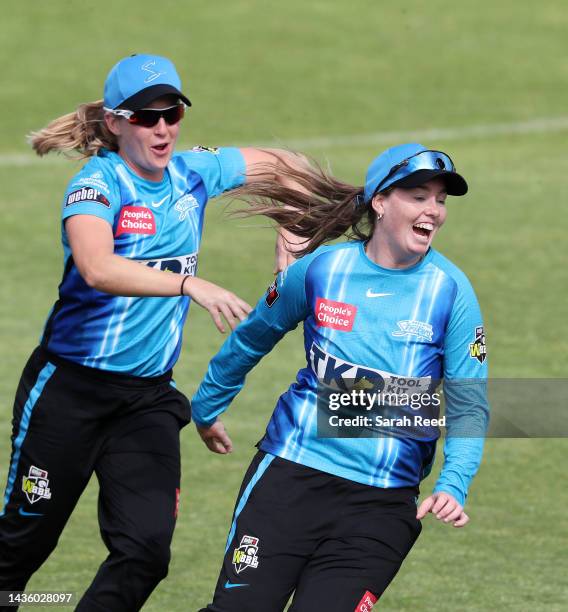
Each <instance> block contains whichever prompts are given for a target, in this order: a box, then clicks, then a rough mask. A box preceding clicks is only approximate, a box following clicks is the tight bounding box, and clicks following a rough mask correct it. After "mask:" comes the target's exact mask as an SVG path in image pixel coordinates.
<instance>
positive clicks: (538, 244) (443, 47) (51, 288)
mask: <svg viewBox="0 0 568 612" xmlns="http://www.w3.org/2000/svg"><path fill="white" fill-rule="evenodd" d="M2 24H3V28H2V29H3V36H2V38H1V39H0V56H1V57H2V58H3V62H2V77H3V78H2V82H3V87H2V89H1V90H0V108H1V109H2V111H3V112H2V113H0V185H1V188H0V211H1V216H2V244H3V249H4V261H5V263H6V266H5V267H4V272H3V283H2V285H3V288H2V300H1V303H0V339H1V356H2V363H3V367H2V370H1V373H0V482H1V483H2V484H1V485H0V486H2V487H3V484H4V482H5V479H6V472H7V467H8V460H9V432H10V420H11V407H12V401H13V394H14V391H15V387H16V384H17V380H18V378H19V375H20V372H21V369H22V367H23V365H24V363H25V361H26V359H27V356H28V355H29V353H30V352H31V350H32V349H33V347H34V346H35V345H36V343H37V340H38V337H39V334H40V331H41V327H42V325H43V322H44V320H45V317H46V314H47V312H48V309H49V308H50V306H51V304H52V303H53V301H54V300H55V298H56V288H57V284H58V282H59V278H60V275H61V267H62V266H61V264H62V251H61V248H60V245H59V216H58V215H59V202H60V198H61V195H62V193H63V190H64V187H65V184H66V181H67V180H68V179H69V178H70V177H71V175H72V174H73V173H74V172H75V171H76V169H77V168H78V166H77V164H76V163H75V162H66V161H64V160H59V159H57V158H55V159H50V158H47V159H45V160H39V159H34V158H33V157H32V155H31V151H30V150H29V149H28V148H27V146H26V144H25V135H26V133H28V132H29V131H30V130H33V129H37V128H39V127H42V126H43V125H44V124H45V123H47V121H49V120H50V119H52V118H54V117H56V116H58V115H60V114H63V113H65V112H69V111H70V110H72V109H73V108H74V107H75V106H76V105H77V104H79V103H80V102H83V101H89V100H94V99H97V98H100V97H102V84H103V81H104V78H105V75H106V73H107V71H108V70H109V68H110V67H111V66H112V65H113V63H114V62H115V61H117V60H118V59H119V58H120V57H122V56H124V55H127V54H129V53H132V52H136V51H138V52H152V53H160V54H163V55H166V56H169V57H171V58H172V59H173V60H174V61H175V62H176V64H177V65H178V68H179V70H180V73H181V76H182V79H183V80H184V84H185V86H186V87H185V89H187V91H188V92H189V96H190V97H191V99H192V101H193V103H194V106H193V108H192V109H191V111H190V112H189V113H188V115H187V119H186V120H185V125H184V128H183V132H182V136H181V144H182V145H185V146H190V145H191V146H192V145H194V144H204V145H220V144H237V145H247V144H251V143H271V144H274V145H280V146H289V147H299V148H301V149H302V150H304V151H305V152H307V153H309V154H311V155H313V156H314V157H315V158H316V159H317V160H319V161H320V162H323V163H329V164H330V166H331V168H332V169H333V171H334V172H335V173H336V174H337V175H338V176H340V177H342V178H344V179H346V180H350V181H352V182H353V183H354V184H362V182H363V178H364V171H365V169H366V166H367V164H368V163H369V161H370V160H371V159H372V158H373V157H374V156H375V155H376V154H377V153H378V152H379V151H380V150H382V149H383V148H385V147H386V146H388V145H391V144H396V143H397V142H400V141H401V140H411V139H416V138H421V139H422V140H423V141H424V144H426V145H427V146H429V147H431V148H442V149H444V150H447V151H448V152H449V153H450V154H451V155H452V157H453V158H454V160H456V164H457V166H458V169H459V170H460V171H461V172H462V173H463V174H464V175H465V176H466V177H467V179H468V181H469V183H470V193H469V194H468V196H466V197H465V198H461V199H460V200H459V201H458V200H455V201H451V202H449V204H448V221H447V223H446V226H445V227H444V229H443V231H442V233H441V234H440V236H439V237H438V239H437V244H436V246H437V248H439V249H440V250H441V251H442V252H443V253H445V254H446V255H448V256H449V257H450V259H452V260H453V261H454V262H455V263H457V264H458V265H459V266H460V267H461V268H462V269H463V270H464V271H465V272H466V273H467V274H468V276H469V277H470V279H471V280H472V282H473V284H474V286H475V288H476V291H477V294H478V297H479V299H480V302H481V305H482V309H483V311H484V315H485V319H486V328H487V336H488V344H489V351H490V359H491V362H490V364H491V374H492V376H493V377H510V378H513V377H522V378H531V377H540V378H563V377H564V378H566V377H567V374H568V366H567V364H566V356H567V355H568V333H567V332H568V329H567V323H566V316H565V310H566V306H565V304H566V299H567V297H568V289H567V286H568V267H567V265H566V230H567V229H568V223H567V222H566V218H567V215H566V212H565V210H564V206H565V202H566V199H567V196H568V183H567V182H566V176H567V171H568V157H567V156H566V140H567V137H568V113H567V112H566V99H567V94H568V61H567V60H566V42H565V40H566V28H567V26H568V10H567V9H566V5H565V2H563V0H544V1H543V2H539V3H537V2H534V1H533V2H526V3H519V2H515V1H513V0H500V1H499V2H491V1H489V0H478V1H477V2H475V3H451V4H449V3H447V2H442V1H441V0H431V1H430V2H422V1H420V0H409V1H408V2H405V3H395V2H378V1H377V0H359V1H358V2H340V1H339V0H327V1H323V0H314V1H312V2H301V1H300V0H289V1H288V2H286V3H276V2H261V1H260V0H240V1H239V2H227V1H226V0H221V1H218V2H214V3H212V2H205V1H204V0H199V1H195V2H191V3H189V2H188V3H182V2H174V1H173V0H162V2H160V3H156V2H150V1H149V0H139V2H137V3H132V2H124V1H122V0H117V1H115V2H109V0H101V1H99V2H98V3H96V4H92V3H83V2H78V1H77V0H68V1H67V2H51V3H31V4H30V3H28V4H27V5H25V6H21V7H20V8H18V9H17V10H16V9H11V10H8V7H6V6H5V7H3V16H2ZM414 134H417V135H416V136H415V135H414ZM273 242H274V233H273V232H272V231H271V230H269V229H266V228H264V227H262V224H259V223H258V222H250V221H235V220H230V219H227V218H226V216H225V215H224V214H223V205H222V204H221V205H219V204H218V203H215V202H214V203H212V204H211V206H210V209H209V212H208V219H207V224H206V229H205V235H204V246H203V249H202V252H201V255H200V274H201V276H203V277H205V278H207V279H209V280H212V281H214V282H216V283H218V284H221V285H224V286H227V287H228V288H230V289H232V290H234V291H236V292H237V293H239V295H241V296H242V297H243V298H245V299H247V300H248V301H250V302H254V301H256V299H257V298H258V297H259V296H260V294H261V293H263V292H264V290H265V288H266V286H267V285H268V284H269V282H270V281H271V271H272V252H273ZM221 341H222V338H221V336H220V335H219V334H218V333H217V332H216V330H215V328H214V327H213V325H212V323H210V321H209V320H208V315H207V314H206V313H205V312H203V311H200V310H199V309H198V308H193V309H192V312H191V313H190V317H189V321H188V324H187V328H186V337H185V345H184V350H183V355H182V358H181V360H180V363H179V366H178V367H177V370H176V380H177V382H178V385H179V387H180V388H181V389H182V390H184V391H185V392H186V393H187V394H188V395H191V393H192V392H193V391H194V389H195V387H196V385H197V383H198V382H199V380H200V377H201V376H202V374H203V373H204V371H205V368H206V365H207V361H208V358H209V357H210V356H211V355H212V354H213V353H214V351H215V350H216V349H217V347H218V346H219V345H220V343H221ZM302 353H303V348H302V343H301V342H300V335H299V333H298V332H296V333H294V334H291V335H290V336H289V337H287V338H285V339H284V340H283V341H282V343H281V344H280V345H279V346H278V347H277V349H276V350H275V351H274V352H273V354H271V355H269V356H268V357H267V358H266V359H265V360H264V361H263V362H262V364H261V366H260V367H259V368H258V369H257V370H255V371H254V372H253V373H252V374H251V376H250V378H249V383H248V386H247V387H246V389H245V390H244V391H243V393H242V394H241V395H240V396H239V397H238V399H237V400H236V401H235V403H234V405H233V406H232V408H231V412H230V414H228V415H227V417H226V424H227V428H228V430H229V432H230V433H231V435H232V436H233V440H234V442H235V446H236V448H235V452H234V453H233V454H232V455H231V456H228V457H220V456H214V455H213V454H211V453H209V452H208V451H207V450H206V449H205V447H204V446H203V445H202V443H201V442H200V440H198V438H197V436H196V435H195V432H194V428H193V426H192V425H191V426H189V427H188V428H186V430H184V432H183V485H182V499H181V507H180V518H179V520H178V527H177V531H176V534H175V538H174V545H173V549H174V554H173V561H172V564H171V567H170V574H169V577H168V578H167V579H166V580H165V581H164V582H163V583H162V584H161V585H160V586H159V588H158V589H157V590H156V592H155V593H154V594H153V596H152V598H151V599H150V600H149V602H148V604H147V605H146V607H145V608H144V609H145V610H148V611H160V612H162V611H168V612H170V611H171V612H175V611H193V610H196V609H198V608H199V607H200V605H203V604H205V603H206V602H207V601H208V598H209V596H210V595H211V593H212V590H213V587H214V584H215V581H216V578H217V573H218V569H219V566H220V561H221V557H222V553H223V549H224V542H225V538H226V533H227V530H228V527H229V520H230V516H231V513H232V508H233V503H234V499H235V495H236V492H237V490H238V487H239V484H240V480H241V478H242V475H243V473H244V470H245V467H246V466H247V465H248V462H249V461H250V458H251V456H252V455H253V453H254V450H255V449H254V447H253V444H254V443H255V442H256V441H257V440H258V439H259V438H260V437H261V435H262V433H263V431H264V425H265V423H266V422H267V420H268V417H269V415H270V414H271V411H272V408H273V405H274V401H275V399H276V397H277V396H278V395H279V394H280V393H281V392H282V391H283V390H285V388H286V387H287V385H288V384H289V382H290V380H291V379H292V377H293V376H294V374H295V372H296V370H297V369H298V367H300V366H301V365H302V359H303V354H302ZM567 403H568V402H567ZM539 408H540V406H535V418H539ZM498 409H499V407H498V406H494V410H495V411H498ZM564 429H565V431H566V427H565V428H564ZM567 451H568V444H567V442H566V440H565V439H541V440H516V439H509V440H503V439H494V440H489V441H488V444H487V447H486V455H485V459H484V463H483V465H482V468H481V471H480V474H479V476H478V477H477V479H476V480H475V482H474V485H473V488H472V491H471V494H470V497H469V500H468V506H467V508H468V512H469V514H470V516H471V517H472V520H471V523H470V525H468V526H467V528H466V529H464V530H453V529H451V528H450V527H447V526H440V525H438V524H437V523H436V522H435V521H434V520H433V519H431V518H427V519H426V520H425V521H424V530H423V533H422V536H421V538H420V539H419V541H418V543H417V545H416V546H415V548H414V550H413V551H412V553H411V554H410V556H409V558H408V559H407V561H406V562H405V564H404V566H403V568H402V570H401V572H400V574H399V575H398V577H397V578H396V579H395V581H394V582H393V584H392V585H391V587H390V588H389V590H388V591H387V593H386V594H385V595H384V597H383V598H382V600H381V603H380V604H379V609H381V610H393V611H394V610H396V611H406V610H413V611H415V610H433V609H436V610H440V611H446V610H448V611H450V610H452V611H453V610H464V611H465V610H467V611H474V610H475V611H477V610H480V611H485V610H493V609H497V608H499V609H500V610H511V611H515V612H519V611H525V610H526V611H533V610H543V611H547V612H548V611H560V610H565V609H568V588H567V586H566V569H565V566H566V559H565V554H566V538H567V536H568V528H567V522H566V520H565V508H566V506H567V505H568V494H567V493H566V487H565V486H564V485H565V478H566V468H565V459H566V453H567ZM439 454H440V455H441V453H439ZM434 472H435V473H436V470H434ZM432 480H433V478H432V477H430V479H428V480H427V481H426V482H425V483H423V486H422V490H423V492H425V491H426V492H427V491H428V490H429V487H431V485H432ZM96 496H97V487H96V483H95V482H92V483H91V485H90V486H89V488H88V490H87V491H86V493H85V494H84V496H83V498H82V499H81V502H80V503H79V505H78V507H77V509H76V511H75V513H74V514H73V516H72V518H71V520H70V522H69V525H68V527H67V529H66V530H65V532H64V534H63V536H62V538H61V540H60V544H59V546H58V548H57V550H56V551H55V553H54V554H53V555H52V557H51V558H50V559H49V560H48V562H47V563H46V564H45V565H44V567H43V568H42V569H41V570H40V571H39V572H38V573H37V575H36V576H34V578H33V579H32V581H31V582H30V584H29V589H30V590H65V591H75V592H78V593H80V592H82V591H83V590H84V589H85V588H86V587H87V585H88V584H89V582H90V580H91V579H92V577H93V575H94V573H95V571H96V568H97V567H98V565H99V563H100V562H101V561H102V559H103V558H104V556H105V553H106V551H105V549H104V547H103V545H102V543H101V541H100V539H99V536H98V527H97V518H96ZM35 609H37V610H39V609H41V608H39V607H36V608H35ZM258 612H265V611H261V610H259V611H258Z"/></svg>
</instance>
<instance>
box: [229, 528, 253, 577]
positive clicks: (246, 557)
mask: <svg viewBox="0 0 568 612" xmlns="http://www.w3.org/2000/svg"><path fill="white" fill-rule="evenodd" d="M258 543H259V539H258V538H253V537H252V536H248V535H246V536H243V537H242V539H241V544H240V546H239V547H238V548H235V550H234V552H233V565H234V566H235V571H236V572H237V574H240V573H241V572H242V571H243V570H245V569H246V568H247V567H252V568H253V569H254V568H257V567H258V556H257V555H258Z"/></svg>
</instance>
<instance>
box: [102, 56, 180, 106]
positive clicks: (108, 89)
mask: <svg viewBox="0 0 568 612" xmlns="http://www.w3.org/2000/svg"><path fill="white" fill-rule="evenodd" d="M168 94H174V95H176V96H178V97H179V98H181V99H182V100H183V101H184V102H185V104H187V105H188V106H191V102H190V101H189V99H188V98H187V97H186V96H184V95H183V94H182V93H181V80H180V78H179V76H178V73H177V71H176V69H175V66H174V65H173V63H172V62H171V61H170V60H169V59H167V58H165V57H160V56H159V55H143V54H140V55H131V56H130V57H125V58H124V59H121V60H120V61H119V62H118V63H117V64H116V65H115V66H113V67H112V69H111V71H110V72H109V73H108V76H107V78H106V81H105V90H104V106H105V107H107V108H119V107H120V108H125V109H127V110H132V111H135V110H138V109H140V108H144V107H145V106H146V105H147V104H149V103H150V102H152V100H155V99H156V98H159V97H160V96H164V95H168Z"/></svg>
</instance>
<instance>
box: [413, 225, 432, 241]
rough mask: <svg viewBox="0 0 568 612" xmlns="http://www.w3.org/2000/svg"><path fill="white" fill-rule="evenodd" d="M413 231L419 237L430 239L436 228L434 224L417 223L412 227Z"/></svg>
mask: <svg viewBox="0 0 568 612" xmlns="http://www.w3.org/2000/svg"><path fill="white" fill-rule="evenodd" d="M412 231H413V232H414V233H415V234H416V235H417V236H420V237H421V238H426V239H428V238H430V236H431V234H432V232H433V231H434V226H433V225H432V223H416V224H415V225H413V226H412Z"/></svg>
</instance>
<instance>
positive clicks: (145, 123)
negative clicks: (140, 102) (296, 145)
mask: <svg viewBox="0 0 568 612" xmlns="http://www.w3.org/2000/svg"><path fill="white" fill-rule="evenodd" d="M103 108H104V110H105V111H106V112H107V113H112V114H113V115H116V116H117V117H124V119H126V120H127V121H128V123H131V124H132V125H139V126H141V127H154V126H155V125H156V124H157V123H158V121H159V120H160V119H161V118H162V117H163V118H164V121H165V122H166V123H167V124H168V125H175V124H176V123H178V122H179V121H181V120H182V119H183V116H184V114H185V104H175V105H174V106H168V108H140V109H139V110H136V111H131V110H126V109H124V108H106V107H103Z"/></svg>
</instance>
